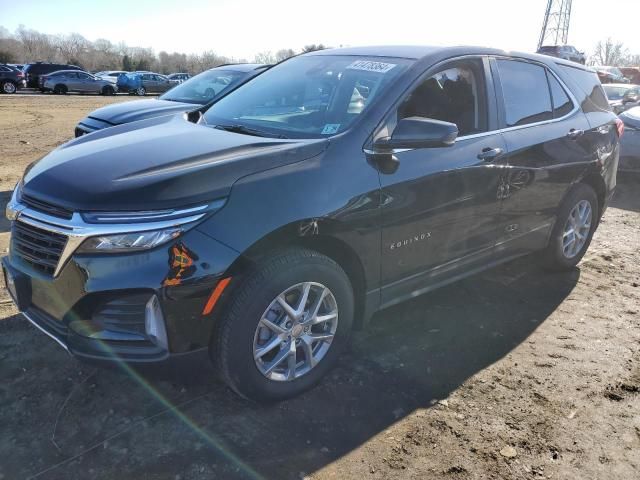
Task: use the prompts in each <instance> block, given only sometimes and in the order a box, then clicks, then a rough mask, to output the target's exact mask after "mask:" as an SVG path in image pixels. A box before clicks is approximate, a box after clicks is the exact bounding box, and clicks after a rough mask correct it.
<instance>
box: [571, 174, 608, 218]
mask: <svg viewBox="0 0 640 480" xmlns="http://www.w3.org/2000/svg"><path fill="white" fill-rule="evenodd" d="M578 183H582V184H584V185H588V186H589V187H591V188H593V190H594V192H596V197H597V198H598V221H600V217H601V216H602V213H603V212H604V201H605V198H606V194H607V186H606V185H605V183H604V179H603V178H602V175H599V174H598V173H596V172H590V173H588V174H586V175H585V176H583V177H582V178H581V179H580V180H579V182H578Z"/></svg>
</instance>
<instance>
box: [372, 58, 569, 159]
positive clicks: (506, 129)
mask: <svg viewBox="0 0 640 480" xmlns="http://www.w3.org/2000/svg"><path fill="white" fill-rule="evenodd" d="M494 58H496V59H502V60H510V61H515V62H523V63H531V64H534V65H538V66H539V67H541V68H544V69H545V70H546V71H547V72H549V73H551V74H552V75H553V77H554V78H555V79H556V80H557V81H558V83H560V86H561V87H562V89H563V90H564V92H565V93H566V94H567V96H568V97H569V100H571V103H572V104H573V109H572V110H571V111H570V112H568V113H567V114H566V115H563V116H562V117H558V118H552V119H550V120H542V121H540V122H534V123H527V124H525V125H516V126H513V127H504V128H498V129H496V130H488V131H486V132H480V133H473V134H470V135H463V136H461V137H457V138H456V141H455V143H458V142H461V141H465V140H472V139H475V138H482V137H487V136H489V135H497V134H503V133H506V132H511V131H515V130H521V129H523V128H529V127H539V126H541V125H547V124H552V123H556V122H562V121H564V120H567V119H568V118H569V117H571V116H573V115H575V114H576V113H577V112H578V111H580V107H579V105H578V100H577V99H576V97H575V95H574V94H573V92H572V91H571V89H570V88H569V87H567V85H566V84H565V83H564V82H563V81H562V79H561V78H560V77H559V76H558V75H557V74H556V72H554V71H553V70H551V69H550V68H549V67H548V66H547V65H545V64H543V63H538V62H534V61H530V60H527V59H524V58H518V57H494ZM549 98H550V99H551V109H552V112H553V96H552V95H551V91H549ZM455 143H454V145H455ZM452 146H453V145H452ZM413 150H418V149H416V148H402V149H395V150H391V151H390V152H388V153H391V154H396V153H403V152H409V151H413ZM363 152H364V153H366V154H368V155H374V154H376V153H381V152H376V151H375V150H372V149H368V148H364V149H363ZM385 153H387V152H385Z"/></svg>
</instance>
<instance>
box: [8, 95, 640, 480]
mask: <svg viewBox="0 0 640 480" xmlns="http://www.w3.org/2000/svg"><path fill="white" fill-rule="evenodd" d="M128 100H130V98H129V97H122V96H120V97H107V98H101V97H84V96H73V97H71V96H67V97H58V96H7V95H4V96H0V159H1V160H0V191H1V192H2V193H0V195H2V199H3V202H4V203H6V200H7V196H8V193H9V191H10V190H11V188H12V187H13V185H14V184H15V182H16V181H17V179H18V178H19V176H20V175H21V173H22V171H23V170H24V168H25V167H26V165H27V164H28V163H30V162H31V161H33V160H35V159H37V158H39V157H41V156H43V155H44V154H46V153H47V152H48V151H50V150H51V149H53V148H54V147H55V146H57V145H59V144H60V143H62V142H64V141H65V140H66V139H68V138H69V137H70V136H71V135H72V132H73V127H74V125H75V123H76V122H77V120H79V119H80V118H82V117H83V116H84V115H85V114H86V113H88V112H89V111H91V110H92V109H94V108H96V107H98V106H100V105H104V104H106V103H111V102H118V101H128ZM618 182H619V188H618V192H617V194H616V197H615V198H614V201H613V204H612V206H611V207H610V208H609V210H608V211H607V213H606V215H605V217H604V220H603V223H602V224H601V226H600V229H599V230H598V232H597V233H596V235H595V237H594V240H593V243H592V246H591V249H590V250H589V252H588V253H587V255H586V257H585V259H584V260H583V261H582V263H581V264H580V265H579V267H578V268H576V269H574V270H573V271H571V272H568V273H562V274H557V273H556V274H549V273H546V272H543V271H541V270H540V269H539V268H538V267H537V266H536V262H535V258H524V259H521V260H518V261H515V262H513V263H510V264H508V265H505V266H503V267H500V268H498V269H494V270H491V271H488V272H486V273H484V274H481V275H477V276H474V277H471V278H469V279H467V280H464V281H462V282H459V283H457V284H454V285H451V286H449V287H446V288H443V289H441V290H438V291H436V292H433V293H431V294H428V295H425V296H423V297H420V298H417V299H415V300H412V301H410V302H407V303H405V304H402V305H400V306H397V307H394V308H392V309H389V310H386V311H384V312H381V313H380V314H378V315H377V316H376V318H375V319H374V321H373V324H372V326H371V328H370V329H368V330H367V331H365V332H360V333H358V334H357V335H356V336H355V340H354V342H353V347H352V349H351V351H350V352H349V353H347V354H346V355H345V356H344V357H343V362H342V365H341V366H340V367H339V368H338V369H336V370H335V371H334V372H333V373H331V374H330V375H329V376H328V378H327V379H326V380H325V381H324V382H323V383H322V384H321V385H320V386H319V387H318V388H316V389H315V390H313V391H311V392H309V393H307V394H305V395H303V396H301V397H299V398H297V399H294V400H291V401H288V402H284V403H281V404H278V405H273V406H256V405H254V404H251V403H248V402H246V401H243V400H240V399H238V398H237V397H236V396H235V395H234V394H232V393H230V392H229V391H228V390H227V389H226V388H225V387H224V386H223V385H221V384H220V383H218V382H217V381H216V380H215V379H214V378H213V375H212V371H211V369H210V367H209V366H208V364H207V361H206V359H205V358H194V359H192V360H190V361H185V362H184V363H183V364H182V365H178V366H176V367H175V368H172V369H163V370H159V369H143V370H140V369H136V370H133V369H131V368H127V367H114V368H103V367H99V366H94V365H88V364H83V363H80V362H79V361H77V360H75V359H73V358H72V357H70V356H68V355H67V354H66V353H65V352H64V351H63V350H62V349H60V348H59V347H58V346H57V345H56V344H55V343H54V342H52V341H51V340H49V339H48V338H47V337H45V336H44V335H42V334H41V333H40V332H38V331H37V330H36V329H35V328H33V327H31V326H30V325H29V324H28V323H27V322H26V320H24V319H23V318H21V317H20V316H19V315H17V314H16V311H15V309H14V308H13V306H12V305H11V304H10V302H9V300H8V297H7V295H6V293H5V292H4V290H2V293H0V425H1V428H0V479H4V480H9V479H20V478H43V479H65V480H72V479H86V478H92V479H113V478H118V479H129V478H131V479H204V478H206V479H210V478H224V479H228V478H231V479H234V478H250V479H256V478H270V479H271V478H273V479H289V478H292V479H297V478H313V479H358V480H361V479H363V478H367V479H368V478H371V479H383V478H384V479H387V478H390V479H396V478H397V479H413V478H420V479H422V478H429V479H476V478H477V479H480V478H482V479H484V478H495V479H505V478H506V479H512V478H513V479H542V478H551V479H579V480H585V479H636V478H640V343H639V342H640V287H639V283H640V178H639V177H623V176H621V177H620V178H619V179H618ZM7 240H8V224H7V222H6V221H3V222H0V248H1V249H2V250H3V251H4V250H5V249H6V246H7Z"/></svg>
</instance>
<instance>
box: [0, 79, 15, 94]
mask: <svg viewBox="0 0 640 480" xmlns="http://www.w3.org/2000/svg"><path fill="white" fill-rule="evenodd" d="M16 90H17V88H16V85H15V83H13V82H9V81H6V82H3V83H2V92H3V93H16Z"/></svg>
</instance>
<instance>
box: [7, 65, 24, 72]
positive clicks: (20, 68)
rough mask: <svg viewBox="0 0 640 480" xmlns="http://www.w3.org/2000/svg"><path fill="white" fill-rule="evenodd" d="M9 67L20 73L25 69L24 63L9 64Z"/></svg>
mask: <svg viewBox="0 0 640 480" xmlns="http://www.w3.org/2000/svg"><path fill="white" fill-rule="evenodd" d="M7 65H9V66H10V67H13V68H15V69H16V70H20V71H22V69H23V68H24V65H23V64H22V63H7Z"/></svg>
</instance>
